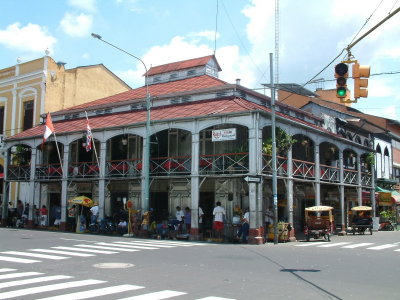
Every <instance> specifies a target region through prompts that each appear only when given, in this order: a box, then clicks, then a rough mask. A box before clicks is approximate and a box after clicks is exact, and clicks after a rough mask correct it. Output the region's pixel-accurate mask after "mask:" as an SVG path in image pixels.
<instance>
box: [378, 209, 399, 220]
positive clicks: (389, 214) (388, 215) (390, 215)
mask: <svg viewBox="0 0 400 300" xmlns="http://www.w3.org/2000/svg"><path fill="white" fill-rule="evenodd" d="M379 215H380V216H381V217H382V218H385V219H386V220H388V221H390V222H395V218H396V213H395V211H393V210H384V211H381V212H380V214H379Z"/></svg>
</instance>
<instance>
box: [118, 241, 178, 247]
mask: <svg viewBox="0 0 400 300" xmlns="http://www.w3.org/2000/svg"><path fill="white" fill-rule="evenodd" d="M114 243H115V244H124V245H139V246H147V245H149V246H155V247H158V248H175V247H176V246H175V245H162V244H157V243H141V242H135V241H133V242H114Z"/></svg>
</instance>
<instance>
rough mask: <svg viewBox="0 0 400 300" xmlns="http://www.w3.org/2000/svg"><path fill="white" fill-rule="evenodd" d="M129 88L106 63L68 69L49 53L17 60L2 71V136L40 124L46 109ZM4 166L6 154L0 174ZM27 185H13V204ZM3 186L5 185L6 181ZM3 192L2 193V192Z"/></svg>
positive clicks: (0, 115)
mask: <svg viewBox="0 0 400 300" xmlns="http://www.w3.org/2000/svg"><path fill="white" fill-rule="evenodd" d="M130 89H131V88H130V87H129V86H128V85H127V84H126V83H125V82H123V81H122V80H121V79H120V78H118V77H117V76H115V75H114V74H113V73H112V72H110V71H109V70H108V69H107V68H105V67H104V66H103V65H94V66H84V67H77V68H73V69H65V63H63V62H55V61H54V60H53V59H52V58H51V57H49V56H47V55H46V56H44V57H42V58H39V59H35V60H32V61H28V62H23V63H21V62H18V63H17V64H16V65H15V66H12V67H8V68H5V69H2V70H0V136H1V139H3V138H7V137H9V136H12V135H15V134H18V133H20V132H22V131H24V130H27V129H29V128H32V127H35V126H37V125H39V124H40V122H41V116H42V115H43V114H45V113H47V112H53V111H58V110H61V109H65V108H68V107H71V106H75V105H78V104H82V103H85V102H88V101H92V100H95V99H98V98H100V97H106V96H110V95H114V94H116V93H121V92H125V91H128V90H130ZM0 147H2V143H1V145H0ZM19 150H20V149H17V148H14V149H13V151H19ZM3 167H4V157H3V155H0V168H1V170H0V173H1V175H3V171H2V170H3ZM2 177H3V176H2ZM27 185H28V183H22V184H21V185H19V186H18V185H16V184H13V185H12V186H11V189H10V190H9V191H7V192H9V193H10V195H9V197H8V198H9V200H10V201H11V202H12V203H13V204H14V202H16V200H17V199H21V200H22V201H23V202H25V200H26V197H27V193H26V188H27ZM0 186H1V188H2V187H3V182H1V184H0ZM0 194H1V195H3V192H2V191H1V192H0ZM14 205H15V204H14Z"/></svg>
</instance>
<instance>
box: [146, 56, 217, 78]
mask: <svg viewBox="0 0 400 300" xmlns="http://www.w3.org/2000/svg"><path fill="white" fill-rule="evenodd" d="M210 59H214V60H215V62H216V63H217V66H218V70H219V71H221V67H220V66H219V65H218V62H217V60H216V58H215V56H214V55H208V56H204V57H199V58H193V59H188V60H184V61H177V62H173V63H169V64H165V65H161V66H155V67H152V68H150V70H149V71H148V72H147V76H152V75H156V74H163V73H167V72H172V71H178V70H184V69H189V68H194V67H199V66H205V65H206V64H207V63H208V62H209V61H210Z"/></svg>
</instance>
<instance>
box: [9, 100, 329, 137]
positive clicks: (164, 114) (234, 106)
mask: <svg viewBox="0 0 400 300" xmlns="http://www.w3.org/2000/svg"><path fill="white" fill-rule="evenodd" d="M252 110H261V111H268V112H270V111H271V110H270V109H269V108H267V107H265V106H262V105H259V104H256V103H254V102H250V101H247V100H244V99H241V98H225V99H216V100H205V101H197V102H188V103H183V104H177V105H169V106H161V107H155V108H153V109H152V110H151V120H152V121H161V120H169V119H181V118H190V117H202V116H203V117H206V116H210V115H220V114H228V113H238V112H246V111H252ZM277 115H280V116H282V117H284V118H287V119H291V120H293V121H297V122H300V123H303V124H306V125H308V126H310V127H314V128H316V129H318V130H320V131H324V132H327V133H329V132H328V131H326V130H324V129H322V128H321V127H319V126H316V125H313V124H311V123H308V122H305V121H303V120H299V119H296V118H294V117H290V116H287V115H284V114H282V113H278V112H277ZM145 122H146V110H140V111H129V112H122V113H115V114H109V115H101V116H97V117H91V118H90V119H89V123H90V127H91V129H92V131H94V132H95V131H98V130H102V129H107V128H112V127H120V126H121V127H122V126H129V125H133V124H137V123H145ZM53 126H54V130H55V132H56V134H57V135H62V134H68V133H71V132H79V131H82V132H85V131H86V119H73V120H65V121H59V122H53ZM43 133H44V125H39V126H36V127H34V128H31V129H28V130H25V131H23V132H21V133H18V134H16V135H14V136H13V137H11V138H8V140H13V139H24V138H33V137H42V136H43ZM330 134H332V133H330Z"/></svg>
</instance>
